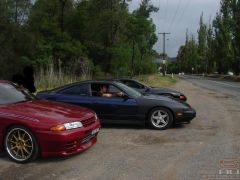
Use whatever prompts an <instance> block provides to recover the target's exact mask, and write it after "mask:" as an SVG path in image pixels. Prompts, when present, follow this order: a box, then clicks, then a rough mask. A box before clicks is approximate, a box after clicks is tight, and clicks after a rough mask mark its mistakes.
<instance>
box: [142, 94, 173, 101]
mask: <svg viewBox="0 0 240 180" xmlns="http://www.w3.org/2000/svg"><path fill="white" fill-rule="evenodd" d="M141 97H142V98H144V99H147V100H161V101H169V102H176V101H175V100H173V99H172V98H169V97H167V96H161V95H154V94H147V95H144V96H141Z"/></svg>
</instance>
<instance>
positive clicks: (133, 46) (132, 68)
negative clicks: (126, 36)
mask: <svg viewBox="0 0 240 180" xmlns="http://www.w3.org/2000/svg"><path fill="white" fill-rule="evenodd" d="M134 59H135V42H134V41H133V43H132V63H131V78H133V75H134Z"/></svg>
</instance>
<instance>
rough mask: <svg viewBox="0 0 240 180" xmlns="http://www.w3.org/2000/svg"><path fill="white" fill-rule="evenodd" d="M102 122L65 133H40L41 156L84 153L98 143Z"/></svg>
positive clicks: (38, 134)
mask: <svg viewBox="0 0 240 180" xmlns="http://www.w3.org/2000/svg"><path fill="white" fill-rule="evenodd" d="M99 129H100V122H99V120H97V121H96V122H94V123H93V124H91V125H89V126H87V127H82V128H78V129H74V130H68V131H64V132H52V131H38V132H37V137H38V143H39V146H40V151H41V153H40V154H41V156H42V157H48V156H69V155H73V154H77V153H80V152H83V151H85V150H87V149H88V148H90V147H91V146H92V145H94V144H95V143H96V142H97V135H98V130H99Z"/></svg>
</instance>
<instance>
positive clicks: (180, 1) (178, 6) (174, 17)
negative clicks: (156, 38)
mask: <svg viewBox="0 0 240 180" xmlns="http://www.w3.org/2000/svg"><path fill="white" fill-rule="evenodd" d="M181 3H182V0H179V1H178V5H177V9H176V11H175V13H174V16H173V19H172V21H171V23H170V25H169V28H168V31H169V30H170V29H171V27H172V25H173V23H174V21H175V19H176V16H177V13H178V11H179V8H180V6H181Z"/></svg>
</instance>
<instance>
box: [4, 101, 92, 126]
mask: <svg viewBox="0 0 240 180" xmlns="http://www.w3.org/2000/svg"><path fill="white" fill-rule="evenodd" d="M1 109H2V110H5V113H11V114H14V115H15V116H17V117H24V118H32V119H33V120H37V121H46V122H49V120H52V121H55V122H57V123H66V122H74V121H81V120H85V119H88V118H92V117H93V116H94V115H95V113H94V111H92V110H89V109H87V108H83V107H79V106H74V105H69V104H64V103H57V102H53V101H47V100H33V101H29V102H22V103H16V104H11V105H6V106H5V107H3V108H1Z"/></svg>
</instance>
